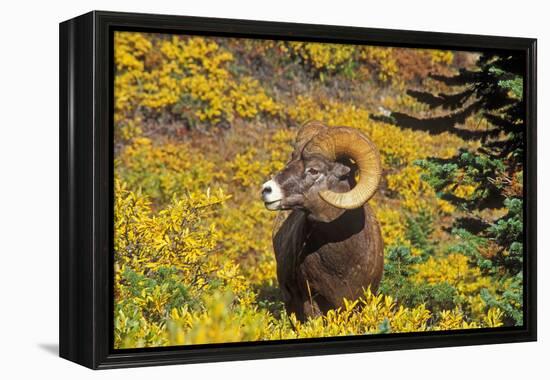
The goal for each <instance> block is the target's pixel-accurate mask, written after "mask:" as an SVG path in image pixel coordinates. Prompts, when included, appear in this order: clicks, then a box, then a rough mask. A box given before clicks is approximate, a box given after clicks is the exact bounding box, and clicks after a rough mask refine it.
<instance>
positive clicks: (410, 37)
mask: <svg viewBox="0 0 550 380" xmlns="http://www.w3.org/2000/svg"><path fill="white" fill-rule="evenodd" d="M114 30H133V31H149V32H163V33H191V34H202V35H213V36H229V37H248V38H262V39H292V40H306V41H319V42H345V43H354V44H366V43H368V44H372V45H384V46H386V45H391V46H399V47H423V48H441V49H457V50H476V51H486V50H503V49H504V50H514V51H521V52H524V54H525V59H526V67H527V72H526V73H525V86H524V95H525V100H526V120H525V122H526V135H525V136H526V141H525V144H526V145H525V147H526V149H525V161H524V162H525V171H524V183H525V186H524V192H525V193H524V218H525V220H524V243H525V244H524V249H525V260H524V312H525V318H524V326H522V327H514V328H494V329H475V330H468V331H466V330H463V331H441V332H427V333H400V334H389V335H370V336H353V337H339V338H318V339H317V338H316V339H303V340H294V341H269V342H251V343H227V344H212V345H203V346H188V347H167V348H155V349H130V350H119V351H116V350H114V349H113V348H112V347H113V344H112V342H113V295H112V285H113V255H112V248H111V247H112V229H113V223H112V222H113V220H112V216H113V215H112V209H113V200H112V198H113V197H112V194H113V164H112V163H113V126H112V113H113V105H112V104H113V86H112V81H113V75H114V71H113V64H112V62H113V45H112V39H113V38H112V37H113V31H114ZM59 58H60V68H59V70H60V71H59V73H60V99H59V104H60V107H59V112H60V211H59V212H60V236H59V239H60V257H59V259H60V279H59V280H60V291H59V298H60V320H59V323H60V336H59V340H60V356H61V357H63V358H66V359H68V360H71V361H74V362H76V363H79V364H82V365H84V366H86V367H89V368H93V369H100V368H118V367H131V366H150V365H161V364H181V363H198V362H211V361H228V360H243V359H261V358H276V357H288V356H305V355H324V354H341V353H351V352H365V351H383V350H400V349H415V348H428V347H445V346H459V345H479V344H490V343H510V342H527V341H534V340H536V337H537V335H536V330H537V301H536V249H537V247H536V241H537V239H536V234H537V232H536V219H537V218H536V212H537V211H536V204H537V200H536V195H537V193H536V185H537V181H536V119H537V118H536V96H537V92H536V39H530V38H511V37H496V36H480V35H466V34H448V33H431V32H416V31H401V30H384V29H368V28H358V27H343V26H326V25H308V24H294V23H280V22H264V21H247V20H229V19H216V18H200V17H184V16H166V15H151V14H136V13H116V12H105V11H93V12H90V13H87V14H84V15H82V16H79V17H76V18H73V19H71V20H68V21H65V22H62V23H61V24H60V57H59Z"/></svg>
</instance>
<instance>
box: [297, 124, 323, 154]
mask: <svg viewBox="0 0 550 380" xmlns="http://www.w3.org/2000/svg"><path fill="white" fill-rule="evenodd" d="M327 128H328V127H327V126H326V125H325V124H323V123H322V122H320V121H317V120H310V121H306V122H305V123H304V124H303V125H302V126H301V127H300V129H299V130H298V133H297V134H296V141H295V143H294V145H295V148H297V149H296V150H298V151H301V150H302V148H303V147H304V145H305V144H307V143H308V142H309V141H310V140H311V139H312V138H313V137H315V136H316V135H318V134H319V133H320V132H323V131H325V130H326V129H327Z"/></svg>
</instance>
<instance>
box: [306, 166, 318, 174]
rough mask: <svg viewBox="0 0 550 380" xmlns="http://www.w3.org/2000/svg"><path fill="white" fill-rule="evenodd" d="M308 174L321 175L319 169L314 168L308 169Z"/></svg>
mask: <svg viewBox="0 0 550 380" xmlns="http://www.w3.org/2000/svg"><path fill="white" fill-rule="evenodd" d="M307 172H308V173H309V174H311V175H317V174H319V171H318V170H317V169H314V168H308V169H307Z"/></svg>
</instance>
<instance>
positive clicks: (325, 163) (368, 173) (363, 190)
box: [262, 121, 381, 212]
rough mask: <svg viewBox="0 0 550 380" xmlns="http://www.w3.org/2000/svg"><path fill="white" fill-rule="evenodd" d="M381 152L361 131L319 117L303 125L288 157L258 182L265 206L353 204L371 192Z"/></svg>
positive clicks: (358, 204)
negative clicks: (324, 121)
mask: <svg viewBox="0 0 550 380" xmlns="http://www.w3.org/2000/svg"><path fill="white" fill-rule="evenodd" d="M380 176H381V164H380V155H379V153H378V150H377V148H376V146H375V145H374V144H373V143H372V141H370V140H369V139H368V138H367V137H366V136H365V135H364V134H362V133H361V132H359V131H358V130H356V129H352V128H348V127H330V128H329V127H327V126H325V125H324V124H323V123H321V122H318V121H310V122H308V123H306V124H304V125H303V126H302V128H300V130H299V131H298V134H297V136H296V141H295V144H294V151H293V153H292V158H291V160H290V161H289V162H288V163H287V164H286V166H285V167H284V168H283V169H282V170H281V171H280V172H279V173H277V174H275V175H274V176H273V178H272V179H271V180H270V181H267V182H266V183H264V185H263V186H262V199H263V201H264V203H265V206H266V207H267V208H268V209H270V210H288V209H304V210H309V211H311V212H314V211H317V210H319V208H322V207H330V206H333V207H336V208H339V209H355V208H358V207H361V206H362V205H364V204H365V203H366V202H367V201H368V200H369V199H370V198H371V197H372V196H373V195H374V193H375V192H376V189H377V188H378V183H379V182H380Z"/></svg>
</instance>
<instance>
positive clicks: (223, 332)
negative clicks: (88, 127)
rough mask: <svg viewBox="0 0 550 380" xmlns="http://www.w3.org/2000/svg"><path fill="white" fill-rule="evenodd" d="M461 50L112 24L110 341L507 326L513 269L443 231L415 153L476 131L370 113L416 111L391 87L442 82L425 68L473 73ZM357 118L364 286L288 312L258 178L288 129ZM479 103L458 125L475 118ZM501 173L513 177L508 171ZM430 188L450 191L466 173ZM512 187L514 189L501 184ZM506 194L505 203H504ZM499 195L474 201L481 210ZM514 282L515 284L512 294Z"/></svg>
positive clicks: (158, 342) (270, 166) (448, 226)
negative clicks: (364, 219) (489, 261)
mask: <svg viewBox="0 0 550 380" xmlns="http://www.w3.org/2000/svg"><path fill="white" fill-rule="evenodd" d="M477 58H478V57H477V55H475V54H471V53H463V52H451V51H439V50H423V49H402V48H390V47H372V46H350V45H334V44H317V43H304V42H283V41H261V40H249V39H224V38H206V37H194V36H192V37H189V36H175V35H158V34H143V33H130V32H117V33H116V34H115V65H116V68H115V69H116V77H115V115H114V125H115V241H114V250H115V252H114V255H115V289H114V291H115V316H114V318H115V322H114V323H115V342H114V345H115V348H135V347H153V346H169V345H182V344H204V343H219V342H238V341H256V340H272V339H293V338H310V337H326V336H338V335H351V334H371V333H396V332H411V331H431V330H449V329H471V328H481V327H500V326H511V325H514V324H518V323H521V321H519V322H518V314H521V310H522V303H521V299H522V298H521V296H519V297H510V294H511V293H510V292H512V293H513V292H514V291H516V293H514V294H517V289H516V290H514V289H515V288H514V287H517V282H513V281H508V282H506V280H503V279H502V277H500V276H498V275H497V274H496V273H494V272H488V271H485V270H484V268H483V267H482V266H480V264H479V258H480V255H481V256H483V255H486V256H487V257H490V255H491V254H492V252H493V251H494V249H493V250H492V246H491V244H489V243H487V242H484V241H476V240H475V236H470V238H469V239H465V238H464V236H463V235H461V234H460V233H459V232H457V231H456V230H455V229H453V228H452V226H453V223H454V222H455V221H456V220H457V219H458V218H462V217H464V216H465V215H466V214H467V212H468V210H467V209H466V208H463V207H460V205H457V204H456V202H450V201H448V200H446V199H444V197H440V195H441V194H440V189H437V190H438V191H437V192H436V188H435V187H434V186H433V184H431V183H430V181H429V179H430V178H428V176H427V170H428V169H429V168H428V169H427V168H426V161H425V160H426V159H427V158H429V157H438V158H441V159H450V158H452V157H454V156H455V155H456V154H458V152H459V151H460V150H461V149H465V150H470V151H474V150H475V149H477V148H479V147H480V145H481V142H480V141H479V140H475V139H469V140H467V141H465V140H463V139H462V138H461V137H459V136H457V135H456V134H453V133H442V134H437V135H433V134H430V133H429V131H415V130H413V129H408V128H401V127H399V126H397V125H394V123H390V122H384V121H380V120H382V119H380V118H379V119H377V120H375V119H373V117H372V116H373V115H387V114H390V113H391V112H396V111H398V112H401V113H405V114H413V115H416V116H417V117H434V116H436V114H437V112H438V111H437V110H434V109H432V108H430V107H429V106H428V105H426V104H425V103H422V102H419V101H418V100H417V99H415V98H413V97H411V96H409V95H408V94H407V89H416V90H421V91H428V92H434V93H437V92H441V91H449V89H450V87H448V86H447V85H446V84H445V83H443V82H441V81H435V80H432V79H430V78H429V76H428V74H429V73H437V74H439V75H453V74H455V73H456V72H458V70H459V69H461V68H469V69H475V63H476V60H477ZM310 119H317V120H321V121H324V122H325V123H327V124H328V125H330V126H338V125H345V126H350V127H354V128H357V129H360V130H361V131H363V132H364V133H365V134H366V135H368V136H369V137H370V138H371V139H372V140H373V141H374V142H375V144H376V145H377V146H378V148H379V150H380V153H381V156H382V160H383V162H382V163H383V169H384V172H383V180H382V184H381V186H380V189H379V191H378V193H377V195H376V196H375V197H374V198H373V199H372V200H371V201H370V203H371V205H372V207H373V208H374V210H375V213H376V216H377V218H378V220H379V222H380V224H381V227H382V233H383V238H384V243H385V272H384V278H383V281H382V284H381V286H380V290H379V292H378V293H377V294H373V293H372V292H371V291H370V290H369V289H365V291H364V296H363V297H362V298H360V299H358V300H353V301H352V300H348V301H346V302H345V306H344V307H342V308H340V309H338V310H334V311H331V312H329V313H328V314H327V315H326V316H323V317H318V318H315V319H310V320H308V321H306V322H299V321H297V320H296V318H295V317H294V316H293V315H287V314H286V312H285V309H284V306H283V304H282V301H281V299H280V294H279V291H278V288H277V279H276V265H275V258H274V254H273V250H272V246H271V227H272V224H273V220H274V218H275V216H276V213H274V212H270V211H268V210H266V209H265V208H264V205H263V203H262V201H261V199H260V188H261V184H262V183H263V182H265V181H266V180H267V179H269V178H270V176H271V175H272V174H273V173H275V172H276V171H278V170H280V169H281V168H283V167H284V164H285V163H286V162H287V160H288V158H289V155H290V152H291V150H292V141H293V138H294V135H295V133H296V130H297V128H298V127H299V126H300V125H301V124H302V123H303V122H305V121H307V120H310ZM479 119H480V116H477V115H472V116H470V117H468V118H466V120H465V121H464V123H462V124H463V125H462V127H463V128H464V129H467V130H473V131H475V130H476V129H479V128H485V125H483V124H480V120H479ZM510 186H516V187H517V186H521V184H518V182H517V181H516V182H514V183H513V184H510ZM445 191H446V192H452V193H453V194H455V195H456V196H457V197H460V198H468V197H469V196H470V195H472V194H475V192H476V184H475V183H472V182H467V181H465V182H461V181H457V182H456V183H455V184H453V186H447V187H446V188H445ZM516 193H517V191H516ZM507 205H508V206H511V207H513V205H511V204H510V203H507ZM507 211H508V210H507V208H506V207H503V208H498V209H490V210H486V211H485V218H486V219H487V220H497V218H499V217H501V216H502V215H505V214H506V213H507ZM520 295H521V293H520Z"/></svg>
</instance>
